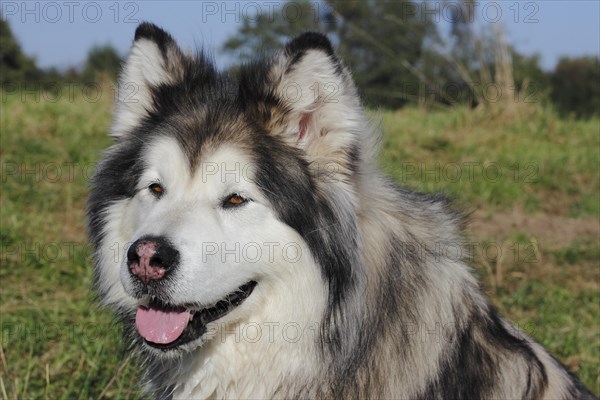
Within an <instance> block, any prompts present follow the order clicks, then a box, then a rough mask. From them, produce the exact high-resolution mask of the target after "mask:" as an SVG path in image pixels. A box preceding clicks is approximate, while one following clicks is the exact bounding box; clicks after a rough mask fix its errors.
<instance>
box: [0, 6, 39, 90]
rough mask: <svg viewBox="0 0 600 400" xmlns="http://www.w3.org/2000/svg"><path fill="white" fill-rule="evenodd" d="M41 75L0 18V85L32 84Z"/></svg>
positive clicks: (6, 23)
mask: <svg viewBox="0 0 600 400" xmlns="http://www.w3.org/2000/svg"><path fill="white" fill-rule="evenodd" d="M42 75H43V72H42V71H41V70H40V69H39V68H38V67H37V66H36V64H35V60H34V59H33V58H31V57H28V56H27V55H25V54H24V53H23V51H22V50H21V46H20V45H19V43H18V42H17V40H16V39H15V37H14V35H13V33H12V30H11V29H10V26H9V25H8V21H5V20H4V19H2V18H0V81H1V82H0V83H2V85H5V84H9V83H10V84H20V83H23V82H27V83H32V82H37V81H38V80H39V79H40V78H41V77H42Z"/></svg>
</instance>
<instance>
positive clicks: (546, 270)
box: [0, 92, 600, 399]
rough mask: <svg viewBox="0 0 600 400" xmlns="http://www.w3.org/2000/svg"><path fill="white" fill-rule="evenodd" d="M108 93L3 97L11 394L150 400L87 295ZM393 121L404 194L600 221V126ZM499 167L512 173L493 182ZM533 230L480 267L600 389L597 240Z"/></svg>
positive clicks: (4, 297)
mask: <svg viewBox="0 0 600 400" xmlns="http://www.w3.org/2000/svg"><path fill="white" fill-rule="evenodd" d="M110 98H111V96H110V95H109V93H108V92H105V93H103V96H102V98H101V99H100V101H99V102H96V103H88V102H84V101H81V100H80V99H78V100H76V101H69V100H70V99H69V98H68V97H67V96H63V98H62V99H61V100H60V101H58V102H54V103H51V102H45V101H43V99H40V101H34V100H32V99H31V98H28V99H26V100H27V101H21V99H20V98H19V97H18V96H14V95H9V96H8V97H7V99H6V101H5V102H3V103H2V118H1V130H2V137H1V146H0V162H1V163H0V164H1V165H2V191H1V192H0V201H1V209H0V222H1V229H0V241H1V242H0V243H1V246H2V247H1V253H0V256H1V260H0V261H1V266H2V267H1V269H0V280H1V285H0V296H1V305H0V311H1V321H0V325H1V335H2V337H1V345H2V346H1V347H0V350H1V353H0V378H1V383H2V388H0V397H2V398H4V397H5V395H4V393H6V397H7V398H10V399H12V398H19V399H20V398H27V397H29V398H42V399H43V398H47V399H58V398H69V399H71V398H73V399H88V398H98V397H105V398H128V399H129V398H137V397H139V392H138V389H137V387H136V379H137V376H138V373H137V369H136V368H135V366H134V361H130V360H128V359H127V356H126V354H125V352H124V347H125V344H124V343H122V342H121V340H120V330H119V327H118V326H117V325H116V324H115V323H114V322H113V320H112V318H111V316H110V314H109V313H108V312H105V311H99V310H98V308H97V306H96V303H95V302H94V300H93V298H92V296H91V295H90V294H89V293H90V292H89V288H90V285H91V262H90V247H89V245H88V244H87V241H86V233H85V212H84V208H85V200H86V196H87V191H88V189H87V185H86V179H87V177H88V176H89V174H90V173H91V171H93V163H94V162H95V161H96V160H97V159H98V156H99V153H100V151H101V150H102V149H104V148H106V146H107V145H108V144H109V139H108V137H107V135H106V132H107V130H108V126H109V123H110V112H111V106H112V104H111V102H110ZM380 117H381V119H382V122H383V128H384V131H385V132H386V136H385V142H384V146H383V157H382V161H381V162H382V166H383V167H384V169H385V170H386V171H388V172H390V173H391V174H392V175H394V176H395V178H396V179H397V180H398V182H400V183H401V184H403V185H406V186H409V187H413V188H417V189H419V190H425V191H438V190H442V191H445V192H448V193H450V194H452V195H453V196H455V197H456V198H457V199H458V201H459V203H460V204H462V205H465V206H466V207H467V208H469V209H475V208H477V209H479V210H481V215H483V216H484V217H483V218H487V217H489V218H490V220H492V218H493V217H498V216H501V217H502V216H504V215H505V214H506V213H508V212H512V211H514V210H518V211H519V212H521V213H523V214H524V215H527V216H537V217H536V218H538V219H537V220H540V221H546V220H549V221H551V220H552V219H555V218H567V219H569V220H571V219H573V218H574V217H577V218H578V219H577V220H575V225H577V224H580V223H581V224H586V223H587V224H589V223H590V220H593V221H596V222H597V219H598V216H599V215H600V210H599V203H600V201H599V195H598V193H599V191H600V188H599V181H598V164H599V150H598V149H599V135H598V131H599V120H598V119H592V120H589V121H573V120H563V119H560V118H558V117H557V116H556V115H555V114H554V113H552V112H551V111H549V110H543V109H540V110H536V111H535V112H533V114H531V115H530V116H528V117H527V118H515V119H514V120H508V121H504V120H502V119H501V118H499V117H495V118H492V119H486V116H485V115H484V114H483V113H477V112H473V111H470V110H463V109H456V110H453V111H443V112H429V113H424V112H421V111H419V110H417V109H406V110H402V111H399V112H384V113H382V114H380ZM468 163H472V164H468ZM469 166H471V167H469ZM444 168H445V169H444ZM468 168H472V170H471V171H472V175H470V176H469V175H468V172H469V171H468ZM486 168H487V169H486ZM490 168H495V170H496V171H501V173H502V174H501V176H498V177H497V178H494V179H490V175H489V174H491V173H492V172H494V170H492V169H490ZM484 169H486V170H485V171H487V172H488V175H487V176H486V175H485V171H484ZM427 171H429V172H427ZM431 171H433V172H431ZM459 171H460V172H461V177H460V178H456V173H457V172H459ZM493 177H495V175H493ZM500 222H502V218H500ZM577 232H578V231H577ZM480 233H481V232H480ZM542 233H543V230H542ZM549 233H550V234H549V236H550V237H553V236H554V235H555V236H556V237H563V236H564V232H562V231H560V230H557V231H556V232H554V231H552V232H549ZM536 234H537V233H536V232H535V231H533V230H531V229H529V227H528V226H527V225H523V226H521V225H519V224H517V225H516V226H513V225H508V224H507V226H506V227H504V230H501V231H500V233H498V232H490V233H489V234H487V233H486V232H485V231H484V232H482V233H481V236H480V237H477V240H478V241H479V242H480V243H484V242H486V241H487V242H488V243H491V242H501V243H502V244H503V245H506V246H505V247H506V248H512V249H513V250H510V251H512V253H511V254H512V255H514V254H516V253H515V250H514V248H515V246H516V248H517V249H518V250H519V251H520V253H519V256H518V257H513V256H510V257H508V256H505V257H502V258H490V257H483V256H481V255H480V256H478V257H476V259H475V263H474V264H475V267H476V268H477V271H478V272H479V274H480V275H481V277H482V279H483V281H484V283H485V285H486V287H487V289H488V290H489V292H490V294H491V296H492V299H493V301H494V303H495V304H496V305H497V306H498V307H499V308H500V310H501V311H502V312H503V313H504V314H505V315H507V316H508V317H509V318H511V319H512V320H513V321H515V323H516V324H517V325H518V326H519V327H523V329H525V330H526V331H527V332H529V333H531V334H532V335H533V336H534V337H535V338H536V339H537V340H539V341H540V342H541V343H542V344H543V345H544V346H546V347H547V348H548V349H549V350H550V351H552V352H553V353H554V354H556V355H557V356H558V357H559V359H561V360H562V361H563V362H564V363H565V364H567V365H568V366H569V367H570V368H572V369H573V370H574V371H575V372H576V373H578V374H579V375H580V376H581V378H582V379H583V381H584V382H585V383H586V384H587V385H588V386H589V387H591V388H592V390H594V391H595V392H596V393H600V380H599V378H598V371H599V369H600V361H599V360H600V333H599V328H598V321H599V320H600V311H599V301H600V298H599V295H598V290H599V282H600V276H599V275H600V274H599V270H598V263H599V258H600V255H599V251H600V250H599V245H598V238H597V237H594V235H593V233H589V232H588V233H585V231H584V234H582V235H579V234H577V238H576V239H574V240H569V241H567V242H565V243H562V244H559V245H546V243H545V242H544V241H543V239H542V238H537V236H536ZM571 235H574V233H571ZM532 243H536V244H537V243H539V246H538V247H535V248H533V247H532V246H531V244H532ZM511 246H512V247H511ZM530 253H531V254H530ZM507 254H508V253H507ZM530 256H531V257H530Z"/></svg>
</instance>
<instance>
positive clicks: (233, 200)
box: [223, 193, 248, 208]
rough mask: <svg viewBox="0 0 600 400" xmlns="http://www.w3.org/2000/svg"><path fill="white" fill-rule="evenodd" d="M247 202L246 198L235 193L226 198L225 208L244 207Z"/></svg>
mask: <svg viewBox="0 0 600 400" xmlns="http://www.w3.org/2000/svg"><path fill="white" fill-rule="evenodd" d="M247 201H248V199H246V198H245V197H244V196H242V195H240V194H237V193H233V194H230V195H229V196H227V197H225V200H223V208H231V207H238V206H241V205H243V204H244V203H246V202H247Z"/></svg>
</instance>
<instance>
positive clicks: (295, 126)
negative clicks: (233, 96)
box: [241, 32, 364, 165]
mask: <svg viewBox="0 0 600 400" xmlns="http://www.w3.org/2000/svg"><path fill="white" fill-rule="evenodd" d="M246 72H247V75H246V76H244V74H242V85H241V88H242V89H241V90H242V96H244V92H243V91H244V88H246V89H245V90H246V91H247V92H249V91H250V90H252V91H253V93H246V97H249V98H248V99H246V104H252V105H251V106H250V107H251V109H252V112H253V114H254V116H255V117H256V118H257V119H258V120H259V121H260V122H261V123H262V124H263V125H264V126H265V127H266V129H267V130H268V131H269V132H270V133H271V134H273V135H278V136H280V137H282V138H283V139H284V140H285V141H286V142H288V143H290V144H292V145H294V146H297V147H299V148H300V149H302V150H304V151H305V152H306V154H307V155H308V157H309V159H310V160H311V161H323V162H326V163H330V162H336V163H340V164H341V165H344V164H346V162H347V161H349V160H348V158H349V157H356V156H357V154H356V152H357V149H358V148H359V146H358V143H357V141H358V140H360V133H361V131H362V130H363V129H364V126H363V125H364V121H363V111H362V106H361V104H360V100H359V97H358V95H357V93H356V89H355V86H354V83H353V82H352V79H351V77H350V74H349V72H348V71H347V70H346V68H345V67H344V66H343V65H342V63H341V61H340V60H339V59H338V57H337V56H336V54H335V52H334V50H333V47H332V45H331V42H330V41H329V39H327V37H326V36H324V35H322V34H320V33H315V32H307V33H304V34H302V35H300V36H298V37H296V38H295V39H293V40H292V41H291V42H289V43H288V44H287V45H286V46H285V48H284V49H283V51H281V52H280V53H279V54H278V55H277V56H276V57H275V59H274V61H273V62H272V64H271V65H270V67H269V69H268V71H267V74H266V78H263V82H258V83H257V82H254V84H251V83H250V84H249V82H250V80H251V79H253V77H252V76H250V75H256V74H255V72H252V71H251V70H250V71H246ZM244 80H246V82H244ZM265 81H266V82H265ZM249 88H252V89H249ZM257 92H258V93H260V94H259V95H258V99H257V94H256V93H257ZM250 97H253V98H254V101H250Z"/></svg>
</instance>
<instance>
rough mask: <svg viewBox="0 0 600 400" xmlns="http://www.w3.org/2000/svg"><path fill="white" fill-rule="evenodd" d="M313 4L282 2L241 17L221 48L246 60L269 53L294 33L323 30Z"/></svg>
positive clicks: (319, 14)
mask: <svg viewBox="0 0 600 400" xmlns="http://www.w3.org/2000/svg"><path fill="white" fill-rule="evenodd" d="M315 4H316V3H313V2H310V1H308V0H300V1H295V2H290V3H285V4H284V5H283V6H282V8H281V9H279V10H278V9H275V10H273V11H274V12H262V13H260V14H258V15H256V16H245V18H243V23H242V26H241V27H240V29H239V31H238V32H237V33H236V34H235V35H234V36H232V37H230V38H229V39H228V40H227V41H226V42H225V44H224V45H223V51H225V52H227V53H230V54H234V55H236V56H237V57H239V59H240V60H242V61H248V60H251V59H252V58H254V57H256V55H257V54H262V53H273V52H274V51H276V50H278V49H280V48H281V47H282V46H283V44H284V43H285V42H286V41H287V40H288V39H289V38H290V37H293V36H295V35H298V34H300V33H302V32H305V31H321V32H324V31H327V26H326V24H324V23H323V21H324V18H326V17H325V14H322V13H321V12H320V9H319V8H318V7H315Z"/></svg>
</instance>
